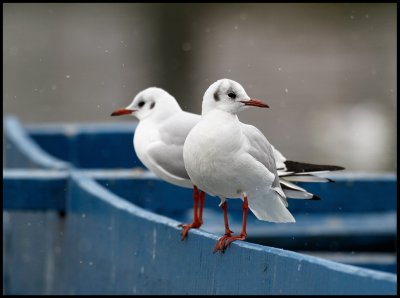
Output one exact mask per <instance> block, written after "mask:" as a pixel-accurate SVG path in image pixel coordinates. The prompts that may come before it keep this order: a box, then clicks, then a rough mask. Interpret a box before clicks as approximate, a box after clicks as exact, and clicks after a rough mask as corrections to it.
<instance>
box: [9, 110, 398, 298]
mask: <svg viewBox="0 0 400 298" xmlns="http://www.w3.org/2000/svg"><path fill="white" fill-rule="evenodd" d="M8 119H11V120H6V122H5V123H6V124H7V123H8V125H5V139H6V142H7V143H8V145H9V146H8V147H6V149H7V152H6V157H7V159H9V160H8V162H7V163H6V165H7V166H8V167H26V168H42V169H64V171H63V172H59V173H58V174H54V173H51V172H49V174H47V173H44V172H40V171H27V170H26V169H24V170H23V169H21V170H13V171H9V170H6V171H4V173H3V175H4V177H5V179H4V180H3V184H4V185H3V186H5V187H6V188H7V190H3V196H4V197H6V198H5V199H4V203H3V207H4V208H5V209H6V210H7V208H9V209H8V211H10V212H6V213H5V215H6V216H5V221H4V223H5V224H4V226H5V229H4V230H3V232H4V240H5V246H4V247H5V254H4V262H5V265H4V266H5V267H3V268H5V269H4V273H5V274H4V275H5V277H4V280H3V283H4V285H5V293H8V294H66V293H68V294H85V293H86V294H375V293H379V294H385V293H387V294H395V293H396V285H397V276H396V275H394V274H387V273H382V272H377V271H371V270H366V269H362V268H360V267H353V266H346V265H342V264H339V263H336V262H330V261H326V260H323V259H321V258H315V257H310V256H307V255H305V254H298V253H294V252H290V251H286V250H282V249H277V248H271V247H267V246H262V245H257V244H253V243H249V242H242V241H238V242H234V243H233V244H232V246H231V247H230V248H229V249H228V250H227V252H226V253H225V254H223V255H218V254H216V255H213V254H212V253H211V250H212V248H213V246H214V245H215V242H216V240H217V238H218V236H216V235H215V234H214V233H217V234H220V232H219V230H218V229H220V228H221V227H223V225H222V214H221V211H220V210H219V208H218V207H217V204H218V200H217V199H215V198H212V197H209V196H208V197H207V198H206V209H205V214H204V215H205V219H206V221H205V223H204V225H203V227H202V229H200V230H193V231H190V233H189V237H188V239H187V240H186V241H183V242H182V241H180V240H179V239H180V236H179V233H180V228H178V227H177V225H178V224H179V223H180V222H181V221H184V222H186V221H189V220H191V211H190V209H191V208H192V197H191V196H192V193H191V190H190V189H183V188H177V187H174V186H172V185H169V184H167V183H165V182H162V181H160V180H159V179H156V178H155V177H154V176H153V175H151V174H149V173H148V172H139V171H133V170H129V171H104V170H99V171H87V170H86V171H80V170H76V169H75V167H79V168H86V166H87V168H99V169H102V168H107V169H111V168H114V169H116V168H121V169H127V168H132V167H136V164H129V163H128V164H127V163H126V160H125V157H126V155H127V154H133V150H132V135H133V132H132V129H134V126H132V124H131V123H129V124H127V125H120V124H118V125H115V124H112V125H109V124H106V125H105V124H104V125H103V124H98V125H92V124H88V125H81V124H79V125H69V124H68V125H65V124H62V125H58V126H57V125H32V126H30V127H29V130H28V131H29V135H28V134H27V133H26V132H25V131H24V129H23V128H22V127H21V125H20V124H19V123H18V121H17V120H16V119H15V118H14V120H13V119H12V118H8ZM132 127H133V128H132ZM15 132H16V133H15ZM97 135H99V136H100V135H101V136H100V137H98V136H97ZM30 136H35V140H37V141H38V143H39V145H40V147H42V148H44V149H46V150H47V148H49V151H51V155H50V154H48V153H47V152H46V151H43V150H42V149H41V148H40V147H39V146H37V145H36V144H35V142H34V141H32V139H31V138H30ZM124 139H125V142H126V144H125V145H120V144H123V143H121V140H124ZM51 140H52V141H51ZM128 140H129V146H128V145H127V143H128ZM57 143H60V144H61V146H60V145H59V144H58V145H57ZM104 144H112V145H110V148H111V150H110V151H108V152H107V150H108V149H104V150H105V151H102V150H99V148H100V147H99V146H100V145H104ZM32 145H33V146H32ZM13 146H14V147H15V148H13ZM122 146H123V147H124V148H125V147H126V149H123V150H126V151H121V150H120V148H119V147H122ZM20 147H24V148H22V149H21V148H20ZM10 148H11V149H10ZM93 151H96V152H95V154H96V159H98V160H97V161H94V163H92V162H91V161H90V162H88V163H86V164H85V162H86V161H85V160H86V159H87V158H88V157H90V154H92V153H93ZM114 155H115V156H116V157H115V159H113V156H114ZM53 156H55V157H58V158H54V157H53ZM133 158H134V159H135V158H136V157H135V156H133ZM60 159H63V160H60ZM109 159H110V160H111V159H112V161H110V160H109ZM60 162H61V163H60ZM97 165H98V167H97ZM141 166H142V165H138V167H139V168H140V167H141ZM57 175H58V176H57ZM346 175H349V174H343V175H342V174H341V175H339V176H338V177H336V180H337V181H338V182H336V183H329V184H313V185H311V184H310V185H308V184H307V185H304V186H305V187H306V188H308V189H310V187H311V188H312V187H316V188H315V189H313V191H315V192H316V193H317V194H319V195H321V196H322V197H323V200H322V201H316V202H306V201H300V200H299V201H296V200H291V201H290V202H289V209H291V211H292V212H293V213H294V214H295V216H296V219H298V221H297V223H296V224H294V225H290V226H289V225H284V224H281V225H279V224H272V223H266V222H260V221H257V220H255V219H254V217H252V215H250V216H249V229H248V234H249V238H248V239H249V241H257V242H259V243H264V244H266V245H275V246H277V247H285V248H286V247H291V248H295V247H296V241H297V243H300V242H302V243H304V242H307V241H308V242H309V245H308V246H307V247H302V246H301V245H299V246H298V247H297V248H296V249H303V250H304V249H309V250H313V249H317V250H318V249H322V248H324V249H331V250H335V249H337V248H341V247H342V248H343V247H345V246H343V244H344V243H347V244H348V245H349V246H348V247H345V248H346V249H351V248H352V247H353V245H357V247H358V248H360V247H368V246H369V247H372V250H373V249H376V248H377V247H378V248H379V249H381V248H382V247H390V249H392V248H391V247H392V246H393V247H394V244H393V243H394V242H393V241H395V236H396V222H395V217H396V193H395V192H394V187H395V185H396V177H395V175H393V174H392V175H375V176H373V177H371V176H368V175H362V176H358V177H357V175H354V174H351V175H349V176H346ZM94 180H97V181H98V182H99V183H100V184H101V185H103V186H104V188H103V187H101V186H100V185H99V184H98V183H96V182H95V181H94ZM45 181H48V182H47V183H44V182H45ZM332 187H333V188H332ZM22 188H23V190H24V191H21V189H22ZM107 188H108V189H109V190H111V191H112V192H109V191H108V190H107ZM61 189H62V190H63V191H61ZM349 189H350V190H349ZM26 190H28V191H26ZM35 190H37V192H38V193H39V192H40V193H41V194H40V195H37V196H36V194H35ZM39 190H40V191H39ZM52 191H54V192H55V194H56V196H55V197H59V198H60V200H52V199H51V198H50V197H51V196H50V195H49V194H50V193H51V192H52ZM27 192H29V193H30V194H32V196H29V195H27ZM42 193H43V194H42ZM334 193H338V194H339V195H335V194H334ZM10 197H12V198H10ZM35 197H36V198H37V199H36V200H37V203H38V205H35V202H36V201H34V200H33V198H35ZM122 198H123V199H122ZM125 199H127V200H130V201H131V202H128V201H127V200H125ZM61 201H62V202H63V203H61ZM366 201H368V202H366ZM240 205H241V204H240V200H236V201H235V200H233V201H232V202H231V201H229V210H230V211H231V212H230V219H231V218H232V220H231V225H232V227H233V228H234V229H235V230H237V229H238V226H239V225H240V207H241V206H240ZM24 206H25V207H24ZM11 208H12V209H11ZM24 208H27V209H25V210H24ZM63 208H65V217H64V216H62V214H60V213H58V212H57V211H59V210H62V209H63ZM142 208H145V209H146V210H145V209H142ZM17 210H22V211H17ZM44 210H48V211H45V212H43V211H44ZM152 211H153V212H157V213H158V214H155V213H153V212H152ZM161 214H162V215H161ZM172 218H173V219H172ZM177 220H178V221H177ZM204 230H207V231H209V232H205V231H204ZM210 232H212V233H210ZM368 234H369V235H368ZM367 236H368V237H367ZM374 239H375V240H374ZM376 239H378V240H376ZM295 240H296V241H295ZM371 240H372V241H371ZM274 241H275V242H274ZM385 241H386V242H385ZM360 243H361V244H360ZM378 244H379V245H378ZM313 245H314V247H312V246H313ZM332 245H334V246H335V245H336V247H331V246H332ZM340 245H342V246H340ZM374 255H375V256H376V255H378V254H374ZM352 261H353V263H354V264H357V262H355V259H354V258H353V259H352V258H350V259H349V260H348V262H349V263H352ZM358 264H359V265H363V266H369V267H371V268H380V269H383V268H386V269H385V270H389V269H387V268H388V266H389V265H388V263H387V262H386V263H385V262H379V261H378V262H375V263H373V262H369V263H368V262H366V261H363V262H360V261H359V262H358ZM374 266H375V267H374ZM385 266H386V267H385ZM390 266H392V267H393V262H392V263H391V265H390ZM392 267H391V268H392ZM21 285H23V286H21Z"/></svg>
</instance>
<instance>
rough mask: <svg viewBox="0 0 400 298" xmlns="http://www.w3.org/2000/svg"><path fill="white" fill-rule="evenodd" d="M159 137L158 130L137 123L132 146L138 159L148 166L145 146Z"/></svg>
mask: <svg viewBox="0 0 400 298" xmlns="http://www.w3.org/2000/svg"><path fill="white" fill-rule="evenodd" d="M158 139H159V133H158V130H157V129H155V128H153V127H151V126H145V125H141V123H139V125H138V127H137V128H136V130H135V135H134V137H133V146H134V148H135V152H136V155H137V156H138V158H139V160H140V161H141V162H142V163H143V164H144V165H145V166H147V167H148V164H149V161H148V157H147V147H148V146H149V145H150V144H151V143H152V142H155V141H157V140H158Z"/></svg>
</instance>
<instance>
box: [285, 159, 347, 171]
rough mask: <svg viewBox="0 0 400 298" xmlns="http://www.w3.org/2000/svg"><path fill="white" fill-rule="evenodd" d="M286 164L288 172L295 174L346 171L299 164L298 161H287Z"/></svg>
mask: <svg viewBox="0 0 400 298" xmlns="http://www.w3.org/2000/svg"><path fill="white" fill-rule="evenodd" d="M284 163H285V166H286V169H287V171H293V172H295V173H302V172H317V171H342V170H345V168H344V167H341V166H333V165H318V164H311V163H305V162H298V161H293V160H286V161H285V162H284Z"/></svg>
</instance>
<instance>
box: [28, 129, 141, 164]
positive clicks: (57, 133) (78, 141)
mask: <svg viewBox="0 0 400 298" xmlns="http://www.w3.org/2000/svg"><path fill="white" fill-rule="evenodd" d="M136 125H137V124H136V122H133V123H129V124H125V125H121V124H118V125H116V124H113V123H110V124H104V123H103V124H58V125H53V126H52V127H48V126H45V125H30V126H28V128H27V129H28V133H29V135H30V136H31V137H32V139H34V140H35V141H36V142H37V143H38V144H40V146H41V147H42V148H44V149H45V150H46V151H47V152H49V153H50V154H51V155H53V156H56V157H58V158H60V159H64V160H67V161H69V162H70V163H72V164H73V165H74V166H75V167H79V168H94V169H95V168H110V169H111V168H134V167H140V168H144V165H143V164H142V163H141V162H140V160H139V159H138V157H137V156H136V154H135V152H134V150H133V135H134V130H135V128H136ZM93 148H96V150H93Z"/></svg>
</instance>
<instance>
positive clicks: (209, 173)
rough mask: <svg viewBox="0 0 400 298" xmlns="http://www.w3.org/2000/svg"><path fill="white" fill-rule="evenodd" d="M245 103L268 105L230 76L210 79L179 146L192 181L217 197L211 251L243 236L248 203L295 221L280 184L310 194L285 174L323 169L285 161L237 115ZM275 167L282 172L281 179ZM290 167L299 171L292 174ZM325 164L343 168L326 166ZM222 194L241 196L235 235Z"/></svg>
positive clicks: (267, 216)
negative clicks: (217, 222)
mask: <svg viewBox="0 0 400 298" xmlns="http://www.w3.org/2000/svg"><path fill="white" fill-rule="evenodd" d="M250 106H255V107H265V108H266V107H268V105H267V104H265V103H263V102H262V101H260V100H258V99H251V98H250V97H249V96H248V95H247V94H246V91H245V90H244V89H243V87H242V86H241V85H240V84H239V83H237V82H235V81H232V80H228V79H222V80H218V81H217V82H215V83H213V84H212V85H211V86H210V87H209V88H208V89H207V91H206V92H205V94H204V97H203V103H202V117H201V120H200V121H199V122H198V123H197V124H196V125H195V126H194V127H193V129H192V130H191V131H190V132H189V134H188V136H187V138H186V141H185V143H184V147H183V159H184V164H185V168H186V170H187V173H188V175H189V177H190V179H191V180H192V182H193V183H194V184H195V185H197V187H199V189H201V190H202V191H205V192H206V193H208V194H210V195H213V196H218V197H220V199H221V204H220V206H221V207H222V208H223V211H224V222H225V235H224V236H223V237H221V238H220V239H219V240H218V242H217V244H216V245H215V247H214V252H216V251H218V250H220V251H222V252H223V251H224V250H225V248H226V247H228V246H229V245H230V244H231V243H232V242H233V241H235V240H244V239H245V238H246V218H247V210H248V208H250V210H251V211H252V212H253V213H254V215H255V216H256V217H257V218H258V219H260V220H266V221H272V222H282V223H283V222H295V219H294V217H293V216H292V214H291V213H290V212H289V210H288V209H287V206H288V203H287V197H286V195H285V192H284V189H286V190H287V191H290V194H291V195H294V197H297V198H308V199H312V198H314V197H315V196H313V195H312V194H309V193H308V192H306V191H305V190H304V189H302V188H300V187H297V185H295V184H293V183H292V182H290V180H292V181H299V179H298V178H299V177H300V176H301V177H302V178H303V179H310V180H312V179H315V180H314V181H315V182H322V181H323V180H324V178H319V177H315V178H312V177H313V176H309V175H308V174H309V172H312V171H313V170H315V171H323V170H327V168H326V167H325V166H314V165H310V164H303V163H295V162H288V161H287V160H286V159H285V158H284V157H283V156H282V155H281V154H280V153H279V152H274V148H273V147H272V146H271V145H270V143H269V142H268V140H267V139H266V137H265V136H264V135H263V134H262V133H261V131H260V130H258V129H257V128H256V127H254V126H252V125H247V124H243V123H241V122H240V121H239V119H238V117H237V113H239V112H240V111H242V110H244V109H245V108H247V107H250ZM275 151H276V150H275ZM275 157H276V159H277V160H275ZM328 167H330V166H328ZM277 168H279V169H280V173H281V175H283V179H284V182H283V183H282V179H281V181H280V177H279V175H278V170H277ZM295 168H296V169H297V171H298V172H300V173H301V175H298V176H297V173H296V171H294V169H295ZM305 168H307V169H305ZM331 169H335V170H336V169H343V168H341V167H334V166H332V168H331ZM296 176H297V177H296ZM296 179H297V180H296ZM325 181H327V180H326V179H325ZM281 183H282V185H283V186H284V189H282V188H281ZM227 198H240V199H242V200H243V224H242V231H241V233H240V235H238V236H233V235H232V231H231V230H230V229H229V224H228V216H227V202H226V199H227Z"/></svg>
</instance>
